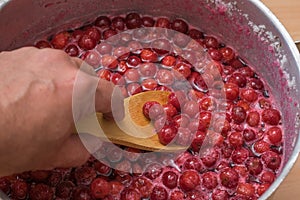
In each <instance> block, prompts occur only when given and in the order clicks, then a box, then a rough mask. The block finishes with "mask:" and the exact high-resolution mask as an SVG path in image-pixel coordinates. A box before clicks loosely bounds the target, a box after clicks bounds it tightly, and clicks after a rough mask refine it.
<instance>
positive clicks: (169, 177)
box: [162, 171, 178, 189]
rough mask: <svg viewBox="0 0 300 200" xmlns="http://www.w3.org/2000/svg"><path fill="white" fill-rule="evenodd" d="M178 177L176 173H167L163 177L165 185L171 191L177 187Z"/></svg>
mask: <svg viewBox="0 0 300 200" xmlns="http://www.w3.org/2000/svg"><path fill="white" fill-rule="evenodd" d="M177 180H178V176H177V174H176V173H175V172H172V171H167V172H165V173H164V174H163V175H162V182H163V184H164V185H165V186H166V187H167V188H170V189H174V188H175V187H177Z"/></svg>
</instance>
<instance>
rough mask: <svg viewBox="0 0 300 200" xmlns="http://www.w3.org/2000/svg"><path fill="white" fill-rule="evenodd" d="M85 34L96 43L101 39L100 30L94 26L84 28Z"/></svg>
mask: <svg viewBox="0 0 300 200" xmlns="http://www.w3.org/2000/svg"><path fill="white" fill-rule="evenodd" d="M84 34H86V35H88V36H90V37H91V38H92V39H94V40H95V41H96V43H98V42H99V41H100V39H101V33H100V31H99V30H98V29H97V28H95V27H89V28H87V29H86V30H85V33H84Z"/></svg>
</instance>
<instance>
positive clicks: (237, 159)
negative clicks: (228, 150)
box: [231, 148, 249, 164]
mask: <svg viewBox="0 0 300 200" xmlns="http://www.w3.org/2000/svg"><path fill="white" fill-rule="evenodd" d="M248 157H249V151H248V150H247V149H246V148H239V149H236V150H234V151H233V153H232V156H231V158H232V161H233V162H234V163H236V164H242V163H244V162H245V161H246V160H247V159H248Z"/></svg>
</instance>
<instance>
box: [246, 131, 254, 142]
mask: <svg viewBox="0 0 300 200" xmlns="http://www.w3.org/2000/svg"><path fill="white" fill-rule="evenodd" d="M243 137H244V140H245V141H246V142H250V141H253V140H254V139H255V138H256V134H255V132H254V131H253V130H252V129H245V130H244V131H243Z"/></svg>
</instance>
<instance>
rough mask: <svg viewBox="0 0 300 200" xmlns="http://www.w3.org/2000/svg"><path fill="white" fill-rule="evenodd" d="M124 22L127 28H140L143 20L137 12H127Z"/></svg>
mask: <svg viewBox="0 0 300 200" xmlns="http://www.w3.org/2000/svg"><path fill="white" fill-rule="evenodd" d="M125 23H126V26H127V28H128V29H135V28H140V27H141V26H142V24H143V21H142V19H141V17H140V15H139V14H138V13H129V14H127V15H126V18H125Z"/></svg>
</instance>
